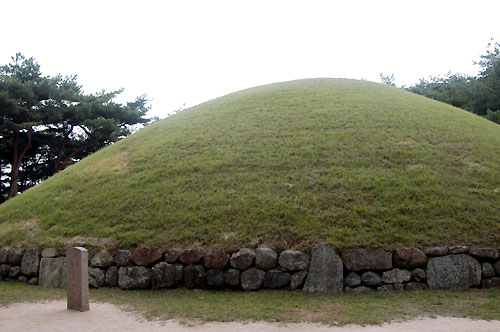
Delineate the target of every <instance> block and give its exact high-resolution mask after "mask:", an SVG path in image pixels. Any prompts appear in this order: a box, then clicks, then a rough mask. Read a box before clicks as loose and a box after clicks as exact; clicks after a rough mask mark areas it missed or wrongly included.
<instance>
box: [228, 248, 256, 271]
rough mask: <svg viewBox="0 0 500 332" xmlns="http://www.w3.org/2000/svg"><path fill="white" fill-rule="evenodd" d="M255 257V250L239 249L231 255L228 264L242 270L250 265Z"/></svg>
mask: <svg viewBox="0 0 500 332" xmlns="http://www.w3.org/2000/svg"><path fill="white" fill-rule="evenodd" d="M254 259H255V252H254V251H253V250H250V249H241V250H240V251H238V252H236V253H234V254H232V255H231V260H230V261H229V264H230V265H231V267H233V268H235V269H238V270H244V269H248V268H249V267H250V266H252V264H253V261H254Z"/></svg>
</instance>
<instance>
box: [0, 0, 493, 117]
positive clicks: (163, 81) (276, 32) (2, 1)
mask: <svg viewBox="0 0 500 332" xmlns="http://www.w3.org/2000/svg"><path fill="white" fill-rule="evenodd" d="M499 13H500V1H498V0H496V1H481V0H475V1H459V0H455V1H440V0H433V1H423V0H420V1H403V0H400V1H380V0H379V1H347V0H346V1H314V0H308V1H291V0H286V1H272V0H267V1H256V0H252V1H236V0H232V1H186V0H183V1H180V0H179V1H146V0H142V1H107V0H106V1H105V0H100V1H89V0H87V1H69V0H65V1H50V0H47V1H39V0H33V1H28V0H23V1H7V0H0V31H1V43H0V64H1V65H3V64H6V63H8V62H10V57H11V56H13V55H14V54H15V53H16V52H22V53H23V54H24V55H26V56H33V57H35V58H36V59H37V60H38V62H39V63H40V65H41V66H42V72H43V73H44V74H46V75H55V74H57V73H61V74H63V75H66V74H78V76H79V82H80V84H82V85H83V86H84V89H85V92H88V93H90V92H95V91H100V90H101V89H106V90H114V89H118V88H121V87H123V88H125V92H124V94H123V97H124V98H125V100H132V99H134V97H135V96H137V95H140V94H143V93H145V94H147V95H148V97H149V98H150V99H152V101H151V104H152V106H153V109H152V112H151V113H152V115H156V116H160V117H165V116H167V115H168V114H169V113H171V112H172V111H174V110H176V109H178V108H179V107H180V106H181V105H182V104H184V103H185V104H186V106H193V105H196V104H199V103H201V102H204V101H206V100H209V99H212V98H216V97H219V96H222V95H224V94H227V93H230V92H233V91H237V90H241V89H244V88H249V87H252V86H256V85H261V84H266V83H272V82H279V81H287V80H292V79H300V78H310V77H347V78H356V79H361V78H364V79H368V80H371V81H379V73H384V74H394V75H395V76H396V83H397V84H410V83H414V82H417V81H418V79H419V78H421V77H427V76H429V75H440V74H445V73H446V72H448V71H452V72H461V73H467V74H475V73H476V72H477V71H478V68H477V67H475V66H473V60H478V58H479V55H481V54H483V53H484V52H485V49H486V46H487V43H488V41H489V40H490V38H492V37H494V38H496V40H497V41H500V24H499V20H498V14H499Z"/></svg>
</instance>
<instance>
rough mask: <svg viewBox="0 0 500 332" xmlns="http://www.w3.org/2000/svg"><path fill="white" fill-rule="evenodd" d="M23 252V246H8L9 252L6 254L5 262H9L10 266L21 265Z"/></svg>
mask: <svg viewBox="0 0 500 332" xmlns="http://www.w3.org/2000/svg"><path fill="white" fill-rule="evenodd" d="M23 254H24V249H23V248H10V249H9V254H8V256H7V263H9V265H10V266H14V265H21V260H22V259H23Z"/></svg>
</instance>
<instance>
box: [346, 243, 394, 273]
mask: <svg viewBox="0 0 500 332" xmlns="http://www.w3.org/2000/svg"><path fill="white" fill-rule="evenodd" d="M342 260H343V261H344V264H345V266H346V268H347V269H348V270H349V271H355V272H356V271H361V270H376V271H380V270H390V269H392V253H390V252H388V251H385V250H384V249H382V248H355V249H344V251H342Z"/></svg>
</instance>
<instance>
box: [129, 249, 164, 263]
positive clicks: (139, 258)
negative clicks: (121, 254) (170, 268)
mask: <svg viewBox="0 0 500 332" xmlns="http://www.w3.org/2000/svg"><path fill="white" fill-rule="evenodd" d="M162 257H163V249H161V248H156V247H152V248H145V247H141V248H136V249H134V250H132V257H131V259H132V261H133V262H134V263H135V264H137V265H140V266H148V265H151V264H153V263H155V262H157V261H159V260H160V259H161V258H162Z"/></svg>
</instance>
